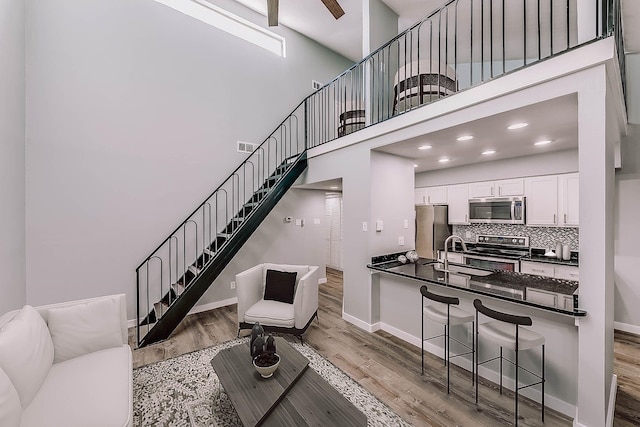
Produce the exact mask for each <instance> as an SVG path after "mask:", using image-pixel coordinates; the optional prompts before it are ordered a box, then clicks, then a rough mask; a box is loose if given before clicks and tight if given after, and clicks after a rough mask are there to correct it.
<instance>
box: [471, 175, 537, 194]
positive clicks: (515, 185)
mask: <svg viewBox="0 0 640 427" xmlns="http://www.w3.org/2000/svg"><path fill="white" fill-rule="evenodd" d="M523 194H524V179H522V178H517V179H504V180H500V181H483V182H472V183H471V184H469V198H470V199H478V198H484V197H501V196H522V195H523Z"/></svg>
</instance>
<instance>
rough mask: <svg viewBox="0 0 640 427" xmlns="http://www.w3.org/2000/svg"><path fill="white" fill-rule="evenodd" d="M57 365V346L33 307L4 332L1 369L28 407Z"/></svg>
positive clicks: (0, 347) (0, 343) (1, 334)
mask: <svg viewBox="0 0 640 427" xmlns="http://www.w3.org/2000/svg"><path fill="white" fill-rule="evenodd" d="M52 362H53V343H52V342H51V335H49V329H47V324H46V323H45V321H44V319H43V318H42V316H40V313H38V312H37V311H36V310H35V309H34V308H33V307H31V306H30V305H25V306H24V308H23V309H22V310H20V311H19V312H18V314H17V315H16V316H15V317H14V318H13V319H12V320H11V321H10V322H9V323H7V324H5V325H4V326H3V327H2V328H1V329H0V367H2V369H4V371H5V373H6V374H7V376H8V377H9V379H10V380H11V383H13V386H14V387H15V388H16V391H17V392H18V396H19V397H20V403H21V404H22V407H23V408H25V407H27V406H28V405H29V403H31V401H32V400H33V398H34V397H35V395H36V394H37V393H38V390H40V386H42V383H43V382H44V380H45V378H46V377H47V375H48V374H49V369H50V368H51V363H52Z"/></svg>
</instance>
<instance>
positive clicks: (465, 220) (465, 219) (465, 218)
mask: <svg viewBox="0 0 640 427" xmlns="http://www.w3.org/2000/svg"><path fill="white" fill-rule="evenodd" d="M468 217H469V216H468V215H467V214H464V222H469V220H468Z"/></svg>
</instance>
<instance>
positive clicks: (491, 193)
mask: <svg viewBox="0 0 640 427" xmlns="http://www.w3.org/2000/svg"><path fill="white" fill-rule="evenodd" d="M491 195H492V196H493V187H491Z"/></svg>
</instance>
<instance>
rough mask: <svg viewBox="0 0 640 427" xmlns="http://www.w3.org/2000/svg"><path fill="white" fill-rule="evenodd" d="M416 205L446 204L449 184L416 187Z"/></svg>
mask: <svg viewBox="0 0 640 427" xmlns="http://www.w3.org/2000/svg"><path fill="white" fill-rule="evenodd" d="M415 203H416V205H425V204H426V205H446V204H447V186H446V185H442V186H439V187H420V188H416V193H415Z"/></svg>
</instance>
